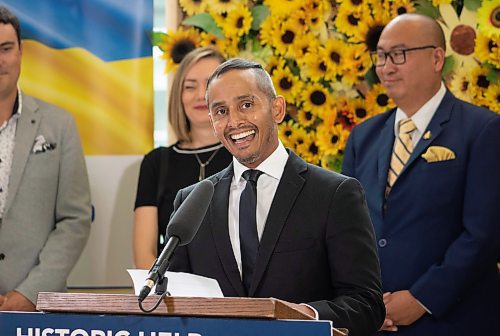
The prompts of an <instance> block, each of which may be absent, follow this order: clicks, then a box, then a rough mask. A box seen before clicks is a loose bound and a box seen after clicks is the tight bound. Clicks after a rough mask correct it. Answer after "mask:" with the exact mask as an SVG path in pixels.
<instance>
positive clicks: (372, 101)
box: [366, 84, 395, 115]
mask: <svg viewBox="0 0 500 336" xmlns="http://www.w3.org/2000/svg"><path fill="white" fill-rule="evenodd" d="M394 106H395V104H394V101H393V100H392V99H391V98H389V96H388V95H387V93H386V92H385V89H384V87H383V86H382V84H375V85H373V86H372V88H371V90H370V91H369V92H368V93H367V95H366V108H367V110H368V111H370V112H371V114H372V115H376V114H379V113H382V112H384V111H387V110H388V109H390V108H392V107H394Z"/></svg>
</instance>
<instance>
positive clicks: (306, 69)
mask: <svg viewBox="0 0 500 336" xmlns="http://www.w3.org/2000/svg"><path fill="white" fill-rule="evenodd" d="M322 49H323V48H321V47H320V48H319V51H318V52H310V53H307V54H306V55H305V56H304V58H303V59H302V60H303V63H301V64H300V75H301V77H302V78H304V79H310V80H312V81H319V80H322V79H324V78H325V77H328V76H330V75H331V72H330V68H329V67H328V63H327V62H326V61H325V60H324V59H323V58H321V57H318V54H322V53H323V51H322Z"/></svg>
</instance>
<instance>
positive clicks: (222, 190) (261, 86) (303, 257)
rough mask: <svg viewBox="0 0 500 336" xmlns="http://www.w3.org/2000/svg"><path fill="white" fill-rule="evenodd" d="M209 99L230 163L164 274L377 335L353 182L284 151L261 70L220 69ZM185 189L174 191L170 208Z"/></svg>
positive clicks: (376, 276) (376, 307)
mask: <svg viewBox="0 0 500 336" xmlns="http://www.w3.org/2000/svg"><path fill="white" fill-rule="evenodd" d="M206 98H207V103H208V106H209V113H210V119H211V123H212V126H213V129H214V132H215V134H216V135H217V137H218V138H219V140H220V141H221V142H222V143H223V144H224V146H225V147H226V148H227V149H228V150H229V151H230V152H231V153H232V155H233V162H232V164H230V165H229V166H228V167H227V168H226V169H225V170H223V171H221V172H220V173H218V174H216V175H213V176H212V177H210V178H209V179H210V180H211V181H212V183H213V184H214V187H215V191H214V195H213V198H212V201H211V203H210V205H209V208H208V211H207V213H206V215H205V218H204V219H203V222H202V223H201V227H200V229H199V231H198V233H197V235H196V236H195V237H194V239H193V241H192V242H191V243H190V244H189V245H187V246H183V247H180V248H179V249H178V250H177V251H176V253H175V254H174V256H173V258H172V260H171V265H170V270H173V271H180V272H188V273H194V274H198V275H202V276H206V277H210V278H214V279H216V280H217V281H218V282H219V285H220V286H221V288H222V291H223V293H224V295H225V296H228V297H245V296H248V297H274V298H278V299H282V300H285V301H288V302H291V303H296V304H297V305H295V307H296V308H298V309H299V310H301V311H303V312H305V313H306V314H309V315H310V316H316V317H317V318H319V319H322V320H331V321H333V326H334V327H336V328H348V329H349V335H354V336H356V335H370V334H372V333H374V332H375V331H376V330H378V328H379V327H380V326H381V325H382V322H383V320H384V316H385V310H384V304H383V300H382V291H381V283H380V269H379V264H378V257H377V252H376V247H375V240H374V233H373V229H372V225H371V222H370V218H369V215H368V210H367V207H366V203H365V198H364V193H363V190H362V188H361V186H360V184H359V183H358V182H357V181H356V180H355V179H352V178H348V177H345V176H342V175H340V174H336V173H334V172H331V171H328V170H325V169H322V168H319V167H317V166H314V165H310V164H307V163H306V162H304V161H303V160H302V159H300V158H299V157H298V156H297V155H296V154H295V153H293V152H292V151H290V150H287V149H285V148H284V147H283V145H282V143H281V142H280V141H279V139H278V129H277V125H278V123H280V122H281V121H282V120H283V118H284V116H285V110H286V109H285V100H284V99H283V97H281V96H277V95H276V91H275V89H274V87H273V84H272V80H271V78H270V77H269V74H268V73H267V72H266V71H265V70H264V69H263V68H262V67H261V66H260V65H259V64H257V63H253V62H249V61H245V60H242V59H232V60H229V61H227V62H225V63H223V64H221V65H220V66H219V67H218V68H217V69H216V70H215V72H214V73H213V74H212V76H211V77H210V78H209V79H208V83H207V92H206ZM192 188H193V187H188V188H186V189H183V190H180V191H179V193H178V194H177V197H176V200H175V202H174V203H175V204H174V207H175V209H178V208H179V205H180V204H181V203H182V201H183V200H184V199H185V198H186V197H187V195H188V194H189V192H190V191H191V190H192ZM301 303H303V304H301Z"/></svg>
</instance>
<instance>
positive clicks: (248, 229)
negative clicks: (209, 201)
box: [240, 170, 262, 293]
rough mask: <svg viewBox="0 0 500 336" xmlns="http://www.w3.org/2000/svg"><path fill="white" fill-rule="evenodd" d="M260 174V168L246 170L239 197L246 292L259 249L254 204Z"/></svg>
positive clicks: (243, 275)
mask: <svg viewBox="0 0 500 336" xmlns="http://www.w3.org/2000/svg"><path fill="white" fill-rule="evenodd" d="M261 174H262V172H261V171H260V170H246V171H245V172H244V173H243V178H244V179H245V180H247V184H246V186H245V189H244V190H243V192H242V193H241V198H240V251H241V273H242V279H243V285H244V286H245V288H246V290H247V293H248V291H249V289H250V283H251V281H252V276H253V271H254V268H255V259H256V258H257V250H258V249H259V236H258V234H257V220H256V206H257V180H258V179H259V176H260V175H261Z"/></svg>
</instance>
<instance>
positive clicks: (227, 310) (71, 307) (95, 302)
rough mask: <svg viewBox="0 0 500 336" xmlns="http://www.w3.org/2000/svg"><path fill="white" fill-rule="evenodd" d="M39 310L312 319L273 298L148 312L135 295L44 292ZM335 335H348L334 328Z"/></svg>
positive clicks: (178, 302) (148, 303)
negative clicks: (143, 309) (141, 307)
mask: <svg viewBox="0 0 500 336" xmlns="http://www.w3.org/2000/svg"><path fill="white" fill-rule="evenodd" d="M157 299H158V297H157V296H148V297H147V298H146V299H145V300H144V302H143V307H144V308H146V309H148V308H150V307H152V306H154V304H155V303H156V301H157ZM37 310H39V311H41V312H51V313H85V314H115V315H150V316H180V317H215V318H239V319H268V320H311V317H309V316H308V315H306V314H304V313H302V312H301V311H299V310H296V309H294V308H293V307H292V306H291V305H290V304H289V303H288V302H286V301H282V300H278V299H273V298H244V297H242V298H239V297H238V298H230V297H226V298H202V297H166V298H165V299H164V303H163V304H160V305H159V306H158V308H157V309H156V310H154V311H153V312H151V313H145V312H143V311H142V310H141V309H140V308H139V304H138V301H137V296H135V295H133V294H94V293H48V292H42V293H39V294H38V301H37ZM332 334H333V335H335V336H342V335H346V333H344V332H343V331H341V330H337V329H335V328H334V329H333V332H332Z"/></svg>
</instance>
